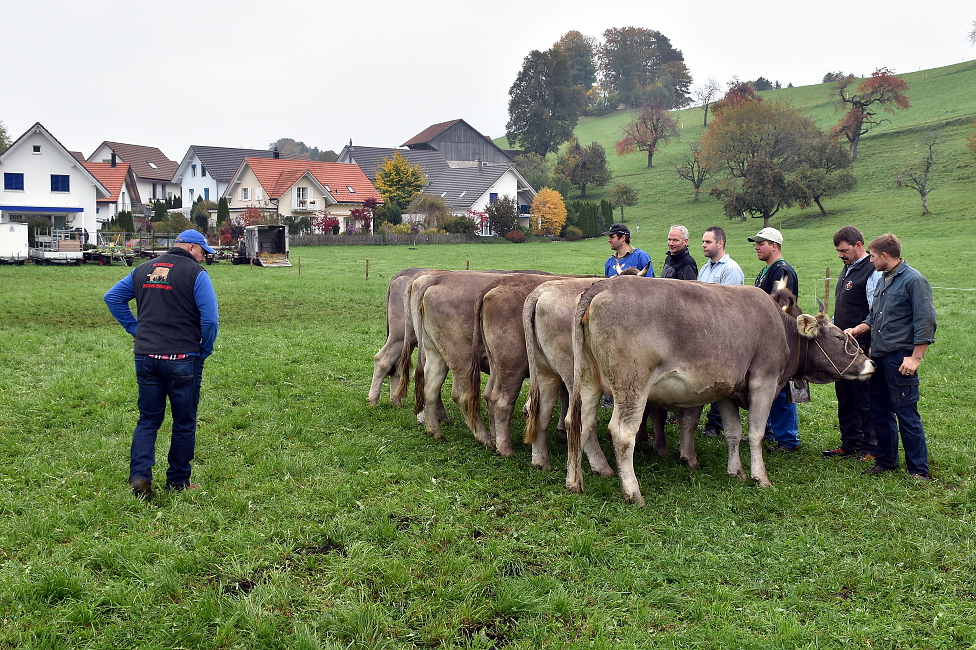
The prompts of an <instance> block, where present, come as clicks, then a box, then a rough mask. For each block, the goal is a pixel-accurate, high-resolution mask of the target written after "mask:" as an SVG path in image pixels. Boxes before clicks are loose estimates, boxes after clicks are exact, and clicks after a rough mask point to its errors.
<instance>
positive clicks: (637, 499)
mask: <svg viewBox="0 0 976 650" xmlns="http://www.w3.org/2000/svg"><path fill="white" fill-rule="evenodd" d="M623 497H624V501H626V502H627V503H633V504H634V505H635V506H640V507H641V508H643V507H644V506H646V505H647V504H646V503H645V502H644V497H642V496H641V495H640V492H638V493H637V494H624V495H623Z"/></svg>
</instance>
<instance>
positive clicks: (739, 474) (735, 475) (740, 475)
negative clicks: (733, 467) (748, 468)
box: [729, 472, 746, 481]
mask: <svg viewBox="0 0 976 650" xmlns="http://www.w3.org/2000/svg"><path fill="white" fill-rule="evenodd" d="M729 476H731V477H732V478H737V479H739V480H740V481H744V480H746V475H745V472H729Z"/></svg>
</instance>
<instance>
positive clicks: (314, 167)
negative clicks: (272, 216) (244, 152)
mask: <svg viewBox="0 0 976 650" xmlns="http://www.w3.org/2000/svg"><path fill="white" fill-rule="evenodd" d="M222 196H223V197H224V198H225V199H227V207H228V208H230V210H231V213H232V214H233V213H234V212H242V211H244V210H245V209H247V208H248V207H252V206H253V207H256V208H258V209H260V210H261V211H263V212H268V211H271V212H274V213H277V214H279V215H281V216H285V217H293V218H295V219H300V218H301V217H312V216H315V215H316V214H321V213H323V212H326V211H327V212H328V213H329V216H331V217H334V218H335V219H338V220H339V227H340V230H342V231H343V232H345V231H347V230H350V229H352V228H357V229H358V228H361V225H360V224H358V223H357V221H356V219H355V218H353V217H352V215H351V212H352V210H354V209H359V208H362V207H363V202H364V201H365V200H366V199H368V198H372V199H375V200H376V201H377V202H378V203H382V202H383V198H382V197H381V196H380V194H379V192H377V191H376V188H374V187H373V184H372V183H370V182H369V179H368V178H366V174H364V173H363V170H362V169H360V168H359V165H353V164H349V163H327V162H318V161H310V160H285V159H282V158H251V157H248V158H245V159H244V160H243V161H242V162H241V165H240V167H239V168H238V169H237V172H236V173H235V174H234V176H233V178H232V179H231V180H230V182H229V183H228V185H227V189H226V190H224V192H223V194H222Z"/></svg>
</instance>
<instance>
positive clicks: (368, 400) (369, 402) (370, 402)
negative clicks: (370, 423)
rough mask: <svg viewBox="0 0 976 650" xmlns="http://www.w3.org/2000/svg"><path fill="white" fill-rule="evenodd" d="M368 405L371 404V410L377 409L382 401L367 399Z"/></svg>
mask: <svg viewBox="0 0 976 650" xmlns="http://www.w3.org/2000/svg"><path fill="white" fill-rule="evenodd" d="M366 403H367V404H369V406H370V407H371V408H376V407H377V406H378V405H379V403H380V400H379V398H373V397H370V398H367V399H366Z"/></svg>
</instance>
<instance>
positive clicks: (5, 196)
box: [0, 122, 111, 233]
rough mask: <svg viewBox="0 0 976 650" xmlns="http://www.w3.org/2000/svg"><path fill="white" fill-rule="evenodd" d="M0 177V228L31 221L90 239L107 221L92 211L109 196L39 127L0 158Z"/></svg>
mask: <svg viewBox="0 0 976 650" xmlns="http://www.w3.org/2000/svg"><path fill="white" fill-rule="evenodd" d="M0 174H2V175H3V185H2V186H0V223H8V222H19V223H26V222H28V220H31V221H33V222H34V223H38V224H39V225H40V223H44V224H45V225H46V227H49V228H57V229H75V228H82V229H84V230H85V231H88V232H90V233H91V232H95V231H97V230H98V229H99V228H100V227H101V224H102V223H104V222H106V221H108V219H107V218H101V216H100V215H99V214H98V210H97V207H98V201H99V200H101V199H107V198H108V197H109V196H110V194H111V193H110V192H109V190H108V189H107V188H106V187H105V186H104V185H103V184H102V183H101V182H99V181H98V179H97V178H95V176H93V175H92V173H91V172H90V171H89V170H88V169H86V168H85V166H84V164H82V162H81V161H79V160H78V159H77V158H75V157H74V156H73V155H71V152H69V151H68V150H67V149H66V148H65V147H64V145H62V144H61V143H60V142H58V140H57V138H55V137H54V136H53V135H51V133H50V132H49V131H48V130H47V129H46V128H44V126H42V125H41V123H40V122H37V123H35V124H34V126H32V127H31V128H29V129H27V131H26V132H25V133H24V134H23V135H21V136H20V137H19V138H17V139H16V140H15V141H14V143H13V144H12V145H10V148H9V149H7V150H6V151H4V152H3V154H0ZM31 217H34V219H31Z"/></svg>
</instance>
